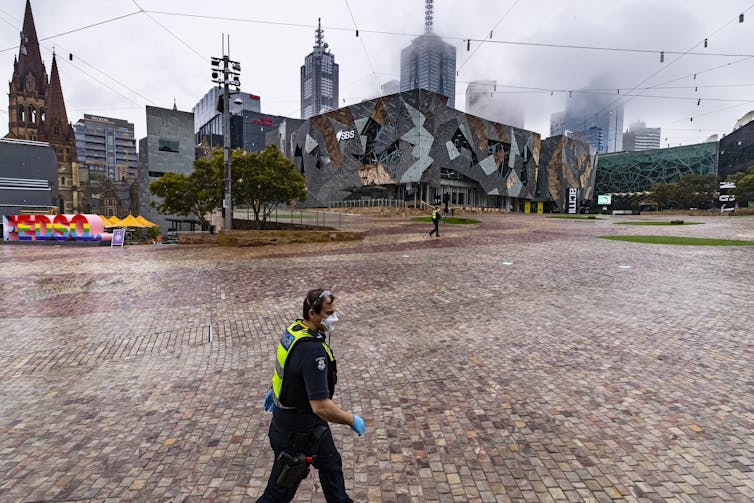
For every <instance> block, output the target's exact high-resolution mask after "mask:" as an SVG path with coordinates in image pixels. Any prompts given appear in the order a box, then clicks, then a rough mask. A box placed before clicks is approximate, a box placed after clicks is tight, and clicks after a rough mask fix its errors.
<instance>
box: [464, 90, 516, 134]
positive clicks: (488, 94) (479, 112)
mask: <svg viewBox="0 0 754 503" xmlns="http://www.w3.org/2000/svg"><path fill="white" fill-rule="evenodd" d="M520 99H521V98H520V97H519V95H511V94H502V93H498V92H497V81H495V80H475V81H472V82H469V85H468V86H467V87H466V113H467V114H472V115H476V116H478V117H482V118H484V119H487V120H491V121H495V122H497V123H500V124H505V125H507V126H513V127H517V128H520V129H523V128H524V107H523V106H522V105H521V101H520Z"/></svg>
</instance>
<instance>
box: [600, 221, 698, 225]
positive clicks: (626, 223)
mask: <svg viewBox="0 0 754 503" xmlns="http://www.w3.org/2000/svg"><path fill="white" fill-rule="evenodd" d="M614 223H615V225H702V224H703V223H704V222H683V223H682V224H674V223H670V222H614Z"/></svg>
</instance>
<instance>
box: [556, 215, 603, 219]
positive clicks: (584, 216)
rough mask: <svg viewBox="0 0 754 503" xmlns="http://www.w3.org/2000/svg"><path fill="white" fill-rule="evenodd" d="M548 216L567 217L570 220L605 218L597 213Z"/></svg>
mask: <svg viewBox="0 0 754 503" xmlns="http://www.w3.org/2000/svg"><path fill="white" fill-rule="evenodd" d="M548 218H566V219H568V220H604V218H600V217H598V216H595V215H551V216H549V217H548Z"/></svg>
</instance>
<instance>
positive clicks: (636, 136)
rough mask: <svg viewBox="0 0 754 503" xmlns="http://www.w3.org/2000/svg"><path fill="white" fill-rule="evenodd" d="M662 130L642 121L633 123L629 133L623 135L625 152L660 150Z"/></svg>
mask: <svg viewBox="0 0 754 503" xmlns="http://www.w3.org/2000/svg"><path fill="white" fill-rule="evenodd" d="M661 136H662V134H661V132H660V128H658V127H651V128H648V127H647V125H646V124H645V123H643V122H641V121H637V122H632V123H631V125H630V126H629V127H628V131H626V132H625V133H623V150H625V151H627V152H637V151H640V150H653V149H656V148H660V137H661Z"/></svg>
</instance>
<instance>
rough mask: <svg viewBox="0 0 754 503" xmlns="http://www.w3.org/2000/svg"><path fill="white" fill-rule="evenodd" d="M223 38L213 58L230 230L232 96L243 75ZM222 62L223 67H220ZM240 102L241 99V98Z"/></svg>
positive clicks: (226, 212) (231, 203) (227, 216)
mask: <svg viewBox="0 0 754 503" xmlns="http://www.w3.org/2000/svg"><path fill="white" fill-rule="evenodd" d="M228 38H229V40H228V52H230V37H228ZM224 42H225V41H224V40H223V57H222V58H215V57H213V58H212V82H214V83H216V84H221V85H222V88H223V94H222V110H220V107H217V108H218V112H221V113H222V114H223V209H224V210H225V221H224V225H223V227H224V228H225V230H227V231H229V230H231V229H233V198H232V197H231V183H232V180H231V170H230V96H231V94H238V93H239V92H240V91H241V88H240V86H241V82H240V81H239V80H238V78H239V76H240V75H241V65H240V64H239V62H238V61H233V60H232V59H230V55H229V54H225V44H224ZM221 62H222V68H219V66H220V63H221ZM231 85H233V86H235V88H236V92H234V93H231V92H230V86H231ZM239 102H240V100H239Z"/></svg>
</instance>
